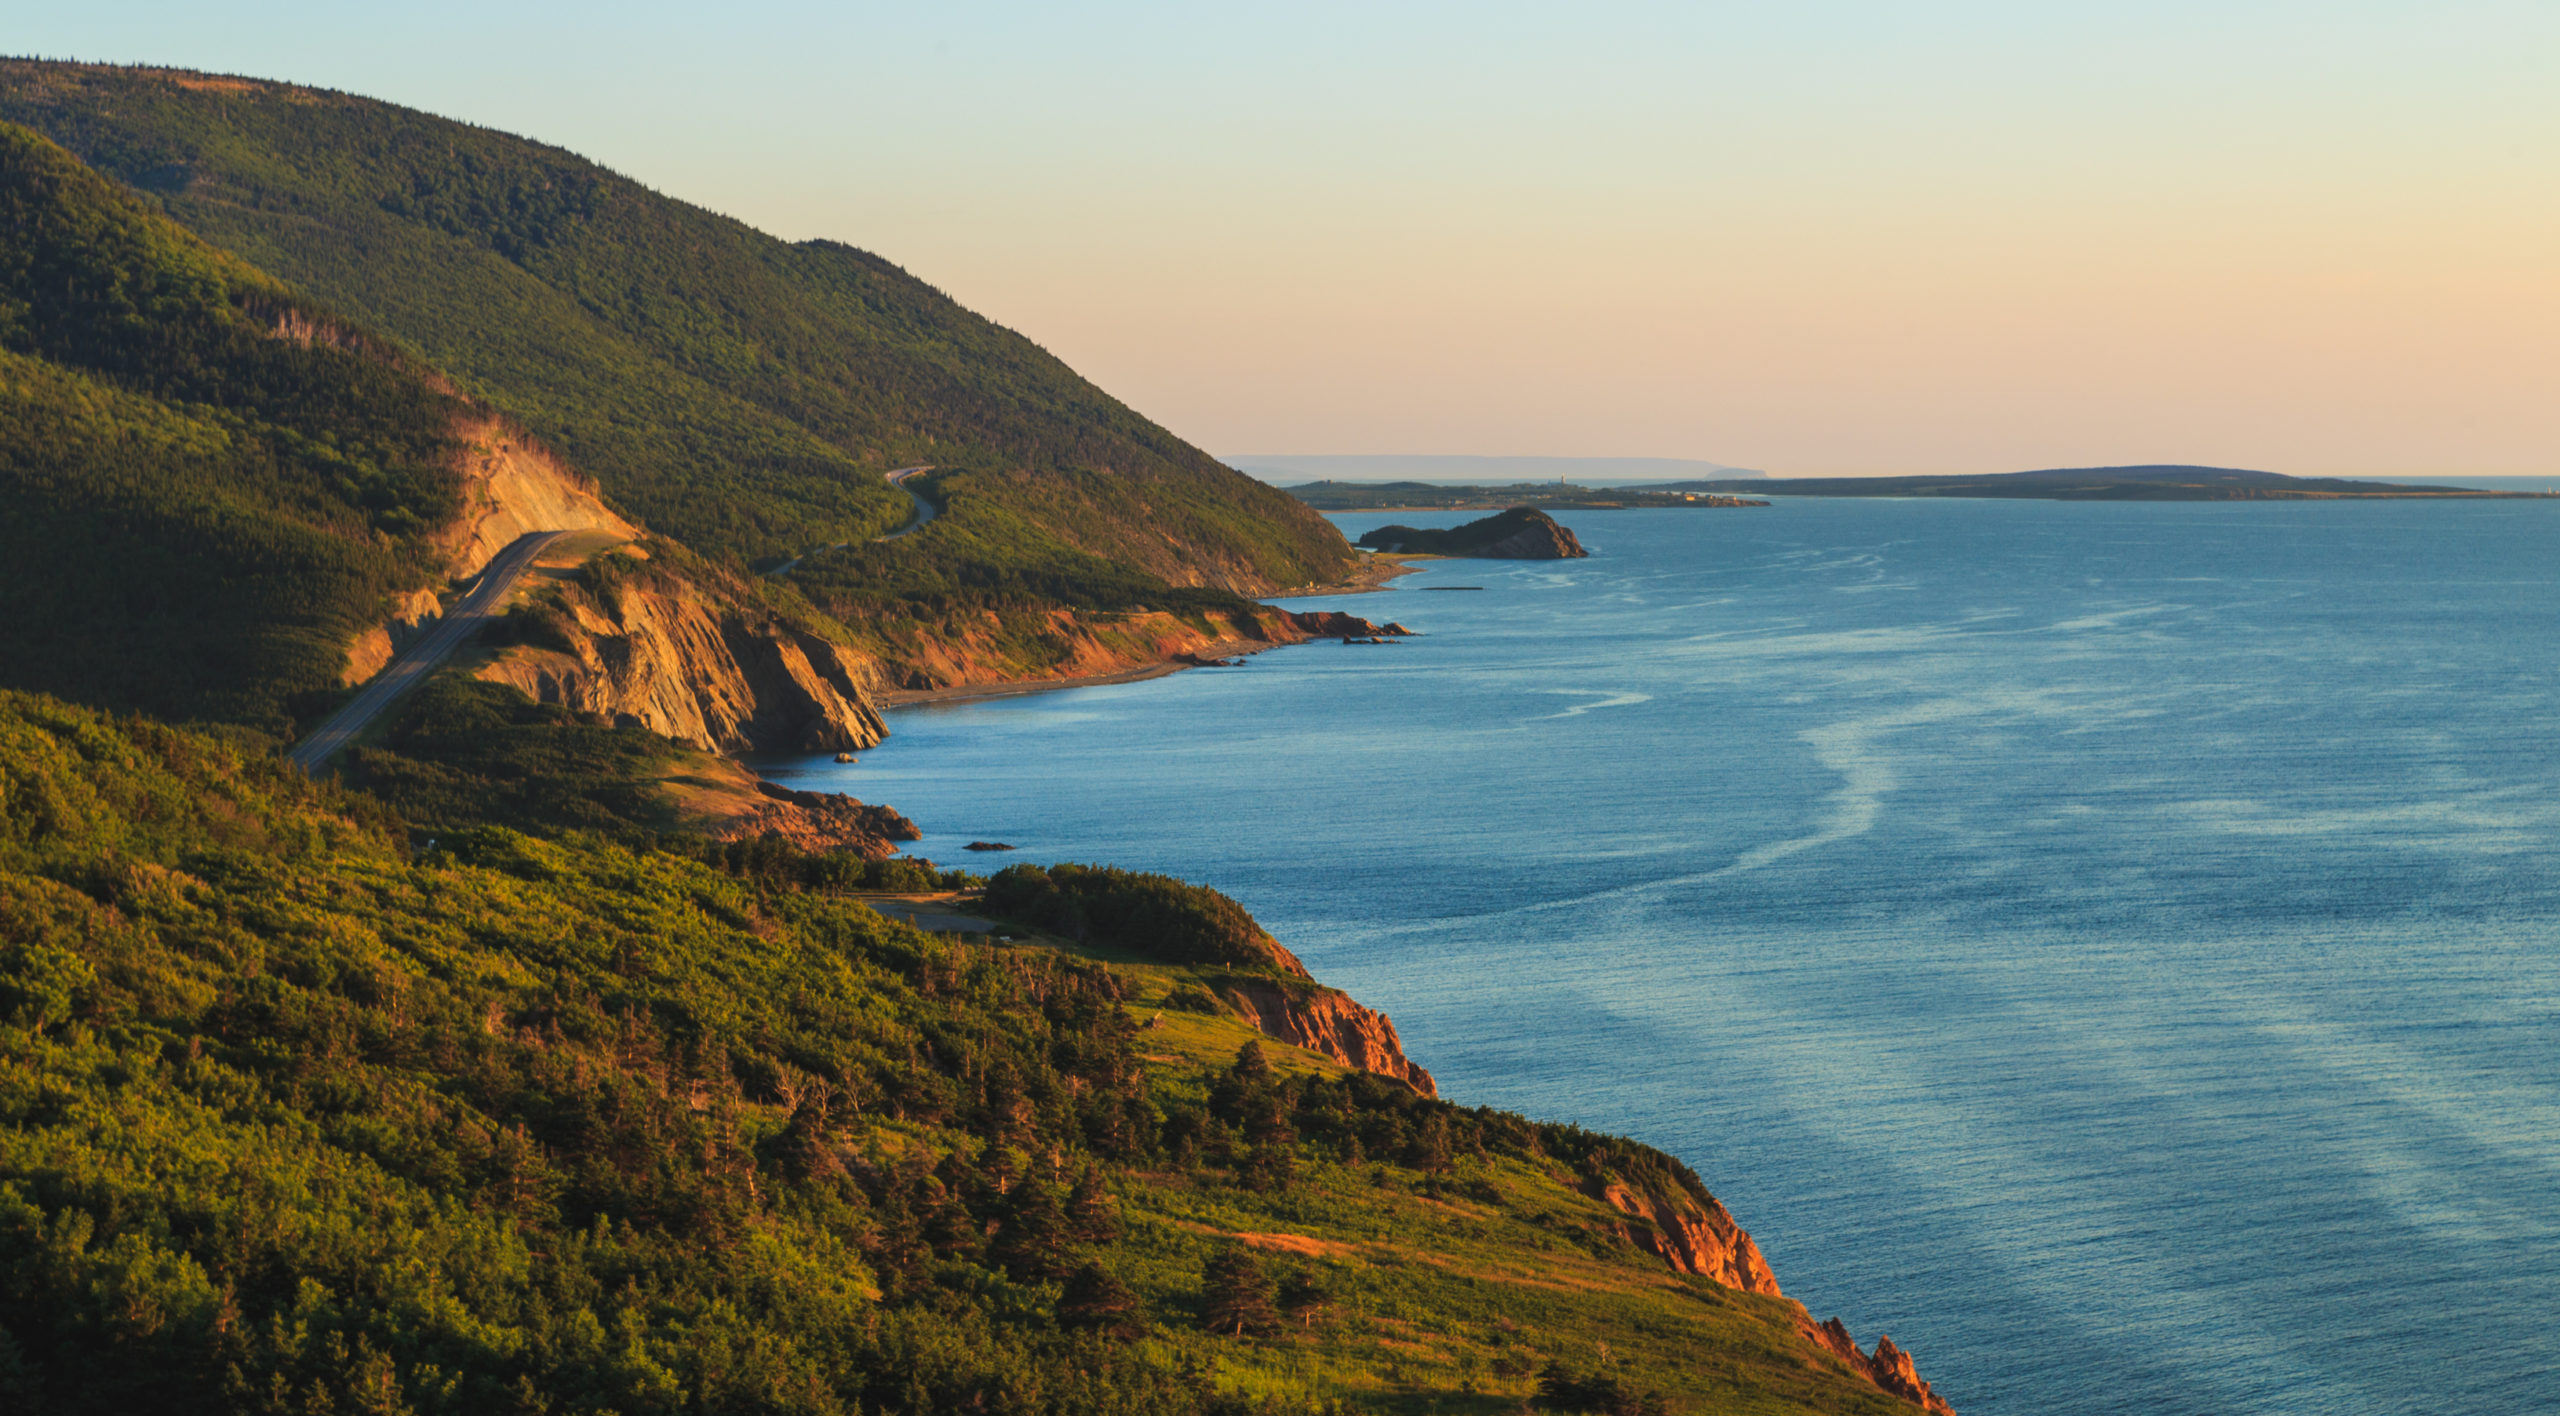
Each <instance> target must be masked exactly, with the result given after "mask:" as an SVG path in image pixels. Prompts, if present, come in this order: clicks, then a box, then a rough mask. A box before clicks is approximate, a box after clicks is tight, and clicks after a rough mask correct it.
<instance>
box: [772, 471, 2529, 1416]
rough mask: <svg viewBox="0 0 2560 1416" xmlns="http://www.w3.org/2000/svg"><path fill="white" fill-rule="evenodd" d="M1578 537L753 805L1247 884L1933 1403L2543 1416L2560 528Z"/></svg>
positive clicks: (1453, 1065)
mask: <svg viewBox="0 0 2560 1416" xmlns="http://www.w3.org/2000/svg"><path fill="white" fill-rule="evenodd" d="M1391 519H1394V520H1404V521H1408V522H1414V521H1425V520H1428V521H1429V522H1430V524H1442V525H1445V524H1450V523H1452V522H1454V521H1456V520H1459V519H1462V518H1460V517H1456V516H1432V517H1424V516H1418V515H1414V514H1406V515H1404V516H1400V517H1386V516H1375V515H1364V516H1345V517H1340V518H1337V520H1338V521H1339V522H1340V523H1341V525H1342V526H1343V528H1344V529H1345V530H1346V531H1347V532H1349V533H1351V534H1353V535H1357V534H1358V533H1359V532H1360V531H1361V530H1364V529H1367V528H1368V527H1371V526H1374V525H1378V524H1381V523H1383V522H1385V521H1387V520H1391ZM1567 520H1568V521H1569V522H1571V523H1572V524H1573V525H1574V526H1575V528H1576V530H1577V531H1578V532H1579V533H1580V534H1581V536H1582V538H1583V539H1584V541H1585V542H1586V543H1588V544H1589V545H1590V546H1591V548H1592V550H1593V556H1592V558H1591V559H1589V560H1587V561H1576V562H1565V563H1534V564H1515V563H1502V562H1485V561H1473V562H1470V561H1457V562H1442V563H1438V564H1435V565H1434V566H1433V567H1432V568H1431V569H1430V570H1429V571H1427V572H1426V573H1424V574H1421V575H1417V576H1412V577H1409V578H1406V579H1403V580H1400V581H1398V582H1396V587H1397V588H1396V589H1394V590H1392V591H1390V592H1387V593H1382V594H1375V595H1367V596H1360V597H1346V598H1344V599H1342V600H1338V601H1329V602H1325V603H1330V604H1337V605H1340V606H1341V607H1344V608H1349V609H1353V610H1356V611H1357V612H1359V613H1362V614H1366V615H1369V616H1371V617H1374V618H1380V619H1387V618H1393V619H1400V620H1402V621H1404V622H1405V623H1406V624H1408V625H1410V626H1412V627H1413V628H1415V629H1417V630H1420V631H1423V637H1422V638H1419V639H1417V640H1415V641H1413V642H1411V643H1407V644H1403V645H1398V646H1393V647H1343V646H1340V645H1337V644H1332V643H1324V644H1317V645H1310V646H1304V647H1297V648H1291V649H1288V650H1283V651H1278V652H1274V653H1270V654H1266V655H1263V656H1261V657H1259V658H1257V659H1255V660H1253V661H1252V662H1251V664H1250V665H1249V666H1248V667H1245V668H1240V669H1228V670H1204V671H1196V672H1190V673H1185V674H1181V675H1178V676H1176V677H1173V678H1169V679H1162V680H1157V681H1153V682H1147V683H1140V684H1131V685H1124V686H1117V687H1111V688H1102V689H1090V690H1077V691H1069V692H1064V693H1056V694H1045V695H1035V696H1028V697H1020V698H1013V699H1004V700H995V701H988V702H981V703H975V704H966V705H958V706H950V707H940V708H926V709H915V710H908V711H903V712H900V713H897V714H895V715H893V716H892V720H891V724H892V729H893V731H894V733H895V736H894V737H893V738H892V739H891V740H890V742H889V743H887V744H886V745H884V746H883V747H881V748H879V749H877V750H875V751H872V752H870V753H866V754H864V758H863V761H862V763H861V764H860V765H859V766H856V767H852V768H839V767H836V766H834V765H832V764H828V763H823V762H808V763H795V764H777V765H775V766H773V767H772V769H771V770H774V771H775V773H776V775H779V776H783V777H786V778H788V779H790V780H794V781H795V782H798V783H799V784H802V785H810V786H821V787H827V788H832V789H838V790H847V791H851V792H853V793H855V794H857V795H859V796H862V797H864V798H865V799H867V800H874V801H885V802H889V803H893V804H895V805H896V806H898V807H899V808H901V809H902V810H904V811H906V812H907V813H909V814H910V815H911V816H913V817H915V818H916V820H917V821H918V822H919V823H921V824H922V825H923V827H924V829H925V830H926V831H927V833H928V836H927V839H926V840H925V841H924V842H922V843H921V844H920V845H919V846H918V847H917V848H916V850H917V851H918V852H919V853H921V854H925V855H929V856H932V857H934V858H936V859H939V860H943V861H945V862H968V863H973V864H975V863H982V862H984V861H985V860H986V859H987V858H983V857H978V858H973V857H968V856H965V855H963V854H962V853H960V852H959V851H958V849H957V847H958V846H959V845H960V844H961V843H963V842H966V841H968V840H971V839H975V838H993V839H999V840H1005V841H1010V842H1014V843H1017V844H1019V845H1020V846H1022V847H1023V848H1024V854H1023V855H1022V856H1018V857H1013V858H1014V859H1022V858H1029V859H1035V860H1061V859H1064V860H1092V861H1108V862H1112V863H1115V864H1120V865H1125V866H1131V867H1139V868H1146V869H1155V870H1164V871H1170V872H1172V873H1175V874H1178V875H1182V876H1185V877H1188V878H1191V879H1194V880H1200V881H1204V882H1207V883H1211V884H1214V885H1216V886H1218V887H1219V888H1221V889H1223V890H1226V891H1227V892H1229V893H1230V894H1233V895H1235V896H1236V897H1237V898H1239V899H1240V900H1242V901H1244V903H1245V904H1246V905H1248V906H1249V907H1250V908H1252V909H1253V911H1254V912H1255V913H1256V914H1257V915H1259V916H1261V918H1262V919H1263V920H1264V921H1265V922H1266V923H1268V924H1269V925H1270V926H1272V928H1273V929H1274V930H1275V932H1277V933H1278V934H1279V936H1280V937H1281V939H1282V940H1283V941H1284V942H1286V943H1287V944H1289V945H1290V946H1291V947H1292V948H1294V949H1295V950H1297V951H1298V953H1299V954H1300V955H1302V956H1303V957H1304V958H1305V959H1306V961H1307V963H1308V964H1309V966H1310V967H1311V968H1312V969H1313V970H1314V971H1315V972H1316V974H1317V975H1318V976H1319V977H1321V978H1324V979H1326V980H1327V981H1329V982H1332V983H1336V984H1339V985H1341V986H1343V987H1345V988H1347V989H1349V990H1350V991H1351V992H1352V993H1354V994H1355V995H1357V996H1359V997H1361V998H1362V999H1364V1000H1366V1001H1368V1002H1370V1003H1372V1004H1375V1005H1377V1006H1379V1007H1382V1008H1385V1009H1387V1010H1388V1011H1389V1012H1391V1013H1392V1014H1393V1015H1394V1016H1395V1018H1396V1020H1397V1023H1398V1025H1399V1026H1400V1028H1401V1029H1402V1031H1403V1033H1404V1036H1405V1039H1406V1042H1407V1044H1408V1047H1409V1049H1410V1050H1411V1051H1412V1053H1413V1054H1414V1056H1415V1057H1416V1058H1417V1059H1418V1060H1420V1061H1422V1062H1423V1063H1424V1064H1425V1065H1427V1066H1429V1067H1431V1068H1433V1069H1434V1070H1435V1071H1436V1072H1437V1073H1438V1074H1439V1076H1440V1078H1441V1080H1442V1083H1443V1086H1444V1089H1445V1091H1446V1093H1447V1094H1448V1095H1450V1096H1451V1097H1453V1098H1454V1099H1458V1100H1463V1101H1467V1102H1474V1103H1485V1104H1493V1105H1499V1106H1503V1107H1508V1108H1512V1109H1516V1110H1519V1111H1523V1112H1527V1113H1529V1114H1532V1115H1536V1116H1541V1117H1547V1118H1554V1119H1562V1120H1574V1121H1580V1122H1583V1123H1586V1124H1589V1125H1593V1126H1597V1127H1603V1128H1607V1129H1611V1130H1616V1131H1621V1132H1624V1133H1627V1134H1630V1135H1634V1136H1637V1137H1639V1138H1642V1139H1644V1140H1646V1141H1649V1142H1652V1143H1654V1144H1656V1145H1659V1146H1661V1147H1663V1148H1665V1149H1668V1150H1670V1151H1673V1152H1675V1153H1677V1154H1678V1155H1680V1156H1681V1157H1683V1158H1684V1159H1686V1160H1688V1161H1689V1162H1690V1163H1691V1164H1692V1165H1693V1166H1695V1167H1696V1169H1697V1170H1698V1172H1699V1174H1700V1175H1701V1176H1703V1177H1704V1178H1705V1180H1706V1181H1707V1183H1708V1185H1709V1186H1710V1188H1712V1189H1714V1190H1715V1191H1716V1193H1717V1194H1718V1195H1719V1197H1721V1198H1722V1199H1723V1200H1724V1201H1725V1202H1726V1203H1727V1204H1728V1205H1729V1206H1730V1207H1731V1208H1732V1210H1733V1212H1734V1214H1735V1215H1736V1217H1737V1218H1739V1219H1740V1220H1741V1222H1742V1223H1743V1224H1744V1225H1745V1226H1746V1227H1748V1228H1749V1229H1750V1230H1751V1231H1752V1232H1753V1234H1754V1235H1755V1236H1756V1237H1757V1238H1758V1239H1759V1241H1760V1243H1761V1245H1762V1247H1763V1248H1764V1249H1765V1250H1766V1252H1767V1254H1768V1256H1769V1259H1770V1262H1771V1263H1772V1265H1773V1266H1774V1267H1775V1269H1776V1271H1777V1273H1778V1276H1779V1280H1780V1282H1781V1283H1782V1284H1784V1285H1785V1287H1786V1290H1787V1292H1788V1293H1789V1294H1790V1295H1792V1296H1795V1297H1798V1298H1801V1299H1803V1300H1804V1301H1805V1302H1806V1303H1808V1304H1809V1305H1810V1306H1811V1307H1812V1308H1813V1310H1814V1313H1815V1315H1816V1316H1817V1317H1820V1316H1827V1315H1829V1314H1832V1313H1838V1314H1840V1315H1841V1316H1842V1317H1844V1318H1845V1319H1846V1320H1847V1321H1848V1323H1849V1325H1850V1327H1851V1328H1852V1330H1853V1331H1854V1332H1855V1333H1856V1335H1857V1336H1858V1338H1859V1339H1860V1340H1861V1341H1862V1342H1872V1341H1873V1339H1874V1337H1875V1335H1876V1334H1877V1332H1878V1331H1880V1330H1881V1331H1890V1332H1891V1333H1892V1335H1893V1336H1894V1338H1895V1340H1896V1341H1897V1342H1900V1343H1902V1344H1904V1345H1906V1346H1908V1347H1910V1348H1912V1349H1913V1350H1914V1351H1915V1352H1916V1353H1917V1355H1918V1357H1919V1359H1920V1363H1921V1368H1922V1372H1923V1374H1924V1375H1926V1376H1928V1377H1930V1378H1931V1379H1932V1380H1934V1381H1935V1382H1937V1383H1938V1385H1939V1387H1940V1389H1941V1390H1942V1391H1944V1392H1945V1393H1946V1394H1947V1395H1948V1396H1949V1397H1950V1398H1951V1399H1952V1400H1953V1401H1954V1402H1955V1404H1956V1406H1957V1408H1958V1409H1959V1410H1961V1411H1963V1412H1965V1413H1967V1416H2029V1414H2030V1413H2035V1414H2037V1416H2041V1414H2042V1413H2081V1412H2145V1413H2190V1412H2192V1413H2217V1416H2229V1413H2277V1412H2284V1413H2292V1412H2323V1413H2326V1412H2375V1413H2385V1412H2388V1413H2403V1412H2460V1413H2526V1412H2550V1411H2554V1410H2560V1336H2555V1332H2560V1327H2555V1324H2554V1322H2553V1320H2552V1319H2553V1309H2554V1306H2555V1303H2556V1302H2560V554H2555V553H2554V546H2555V534H2560V502H2531V503H2479V504H2415V503H2380V504H2355V505H2337V504H2282V503H2278V504H2216V503H2199V504H2164V505H2145V504H2106V505H2069V504H2057V503H2043V502H1950V501H1816V500H1793V501H1788V500H1782V501H1780V502H1779V504H1778V505H1776V506H1774V507H1771V508H1769V509H1767V510H1753V511H1714V512H1699V511H1662V512H1593V513H1579V514H1574V515H1571V516H1569V517H1568V518H1567ZM1434 585H1478V586H1482V587H1483V589H1482V590H1480V591H1474V592H1464V593H1434V592H1433V591H1431V589H1430V588H1429V587H1431V586H1434ZM995 859H996V860H998V861H1001V860H1002V859H1004V858H1001V857H999V858H995Z"/></svg>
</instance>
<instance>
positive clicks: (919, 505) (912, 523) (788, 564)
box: [765, 465, 933, 580]
mask: <svg viewBox="0 0 2560 1416" xmlns="http://www.w3.org/2000/svg"><path fill="white" fill-rule="evenodd" d="M932 470H933V468H932V467H931V466H930V465H927V466H923V467H901V468H899V469H898V470H897V471H895V472H892V473H890V474H889V485H890V486H893V487H895V488H897V489H898V490H899V491H902V492H907V500H909V501H911V502H914V503H915V504H916V514H915V516H914V517H913V518H912V519H910V520H909V521H908V522H907V524H906V525H904V526H901V527H899V528H898V529H897V530H895V531H892V532H890V533H889V534H888V535H886V536H874V537H872V538H871V540H872V543H873V544H875V545H876V544H878V543H879V542H882V541H894V540H896V539H898V538H899V537H901V536H912V535H914V534H915V533H916V532H918V531H921V530H923V529H924V524H925V523H926V522H928V521H931V520H932V519H933V507H932V506H931V505H930V504H929V503H927V502H926V501H925V499H924V498H922V497H920V496H917V495H916V494H915V493H913V492H908V491H907V479H908V478H909V477H912V476H914V475H916V474H917V473H919V472H930V471H932ZM852 544H853V543H852V542H851V541H838V542H836V543H835V544H834V545H832V546H829V547H827V548H826V549H827V550H830V551H841V550H843V549H844V548H845V547H847V546H850V545H852ZM818 554H821V552H818V551H811V552H810V553H809V555H810V556H814V555H818ZM808 558H809V556H793V557H792V558H791V559H789V560H787V561H784V562H783V563H782V564H780V565H777V566H775V567H774V568H773V569H771V570H768V571H766V572H765V574H767V575H770V576H772V577H774V578H775V579H777V580H779V579H781V578H782V577H783V576H786V575H789V574H790V573H791V572H793V571H795V570H798V569H799V568H800V562H802V561H804V560H807V559H808Z"/></svg>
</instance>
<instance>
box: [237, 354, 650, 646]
mask: <svg viewBox="0 0 2560 1416" xmlns="http://www.w3.org/2000/svg"><path fill="white" fill-rule="evenodd" d="M278 318H279V324H278V327H277V331H276V333H277V337H278V338H284V339H295V340H298V341H300V342H303V343H312V342H325V341H330V340H332V339H343V338H345V337H346V336H343V335H336V334H334V333H333V331H332V329H331V328H330V327H328V326H322V325H316V324H313V323H312V322H311V321H309V320H308V319H298V320H297V319H293V318H288V317H285V316H279V317H278ZM438 382H439V384H440V385H441V377H440V376H439V378H438ZM452 431H453V438H454V442H455V445H456V447H457V449H458V450H457V451H456V453H455V459H456V462H457V464H458V466H457V470H458V471H459V472H460V473H461V475H462V497H461V506H460V510H459V511H458V513H457V514H456V515H455V517H454V519H453V520H452V521H451V522H450V523H448V524H446V525H445V526H444V527H442V528H441V529H439V530H438V531H437V532H436V534H435V535H434V536H433V537H432V538H431V539H432V541H433V543H434V545H435V547H436V549H437V550H439V551H440V552H442V553H443V556H444V570H445V574H446V575H447V576H448V577H449V578H450V580H451V581H452V582H453V583H455V584H459V583H460V582H462V581H464V580H467V579H469V578H470V577H472V576H474V575H477V574H479V573H480V570H481V568H482V567H484V566H486V565H488V563H489V562H490V560H492V559H493V558H495V557H496V555H497V554H498V552H500V551H502V550H505V549H506V548H507V547H508V546H509V545H510V544H512V543H513V542H514V541H515V540H516V538H517V537H519V536H522V535H525V534H526V533H528V532H532V531H585V532H590V533H594V535H593V537H592V538H591V541H590V543H589V544H588V545H587V547H586V549H587V550H589V551H594V550H601V549H603V548H604V547H606V546H611V545H615V544H619V543H623V542H628V541H635V540H638V539H639V538H640V536H641V534H642V533H641V531H640V528H639V527H637V526H635V525H633V524H632V523H631V522H630V521H628V520H626V519H624V518H623V517H622V516H621V515H619V514H617V513H616V512H615V511H614V510H613V508H611V507H609V506H607V505H605V502H604V498H603V497H602V496H601V495H600V494H599V493H598V492H597V491H596V488H595V484H594V483H593V482H591V481H589V480H588V479H587V478H585V477H583V476H580V475H579V474H578V473H577V472H576V471H575V470H574V469H572V468H571V467H570V466H569V465H568V464H567V463H564V462H562V461H561V460H560V459H559V458H557V457H555V456H553V455H552V453H551V451H550V450H549V449H547V448H545V447H543V446H542V445H541V444H540V443H539V442H537V441H536V440H535V439H534V438H533V437H532V436H531V435H530V434H528V433H526V432H525V431H524V430H523V429H521V428H518V427H516V426H515V425H514V424H512V423H510V422H508V421H507V420H505V419H503V418H500V417H498V416H496V415H495V414H491V413H486V412H479V411H474V412H472V413H469V414H467V415H465V416H464V417H462V418H461V419H460V420H458V421H457V422H456V423H455V424H454V426H453V430H452ZM443 608H444V601H443V599H442V597H439V596H438V595H437V593H436V592H435V591H433V590H413V591H411V592H409V593H408V594H406V595H402V596H399V597H397V598H395V599H394V600H393V601H392V603H391V604H390V605H388V606H387V607H386V608H385V613H384V617H383V620H382V622H381V623H379V624H376V625H373V626H371V627H370V628H368V629H366V630H364V631H363V632H362V633H360V634H358V635H357V636H356V638H355V641H354V642H353V643H352V644H349V645H348V646H347V663H346V668H345V669H344V670H343V671H342V672H341V673H340V675H339V682H340V683H343V684H345V685H347V686H349V687H353V686H354V685H356V684H360V683H362V682H364V681H365V680H367V679H369V678H372V677H373V676H374V675H375V674H377V673H380V672H381V671H382V669H383V666H384V665H386V664H388V663H390V662H391V658H392V656H393V655H394V654H396V653H398V652H399V651H400V650H402V649H405V648H407V647H409V643H410V641H411V640H413V639H415V638H416V637H417V635H418V633H419V631H421V630H423V629H425V628H426V627H427V626H428V625H430V624H433V623H434V622H435V620H436V618H437V617H438V616H439V615H440V614H441V613H442V612H443Z"/></svg>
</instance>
